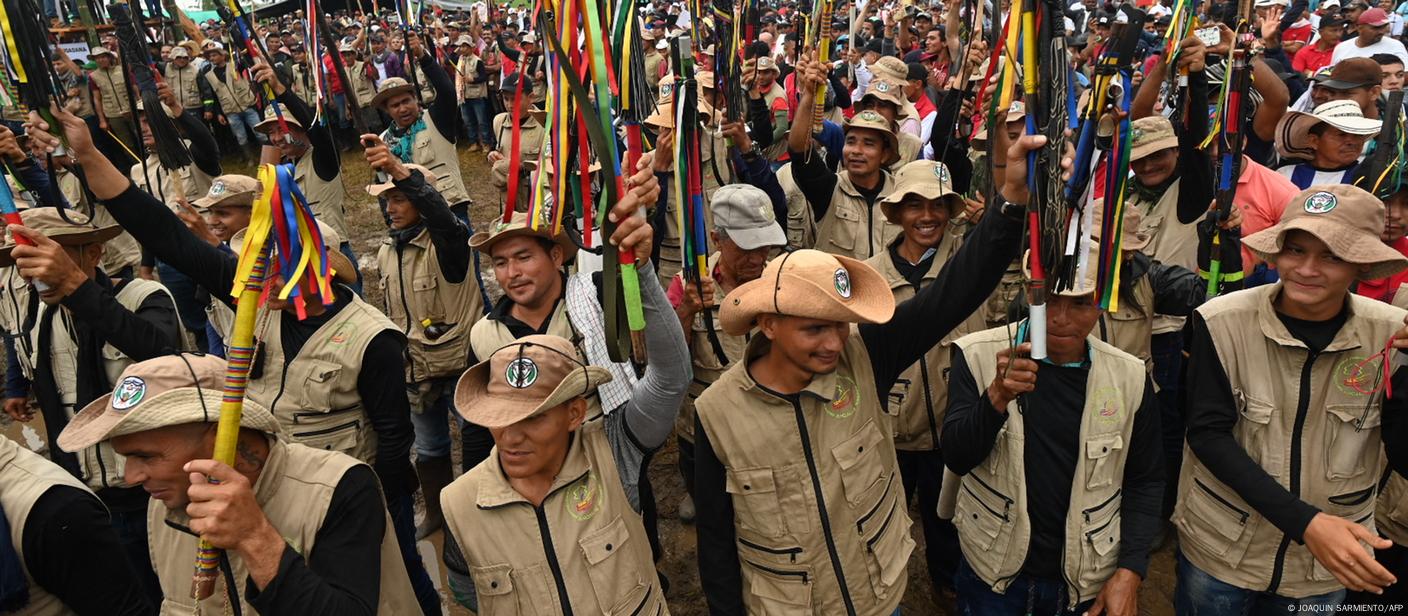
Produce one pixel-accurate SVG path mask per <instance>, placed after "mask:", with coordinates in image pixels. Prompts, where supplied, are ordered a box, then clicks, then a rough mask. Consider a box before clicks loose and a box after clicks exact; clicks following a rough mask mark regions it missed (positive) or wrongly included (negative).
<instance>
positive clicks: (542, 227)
mask: <svg viewBox="0 0 1408 616" xmlns="http://www.w3.org/2000/svg"><path fill="white" fill-rule="evenodd" d="M515 237H538V238H542V239H545V240H548V241H550V242H555V243H556V244H557V245H558V246H561V247H562V260H563V261H571V260H572V257H575V256H577V245H576V244H574V243H572V239H571V238H569V237H567V233H565V232H562V233H558V234H557V235H553V233H552V223H550V222H547V221H542V222H540V223H538V228H537V229H534V228H532V226H530V225H529V224H528V214H527V213H526V212H514V213H513V218H512V219H510V220H509V222H508V224H504V222H503V219H499V220H498V221H496V222H495V223H494V225H493V229H492V230H491V231H480V232H478V233H475V234H474V236H473V237H471V238H469V247H470V248H473V249H475V250H478V251H479V252H480V253H482V254H485V255H490V254H492V253H493V250H494V245H495V244H497V243H499V242H502V241H504V240H507V239H511V238H515Z"/></svg>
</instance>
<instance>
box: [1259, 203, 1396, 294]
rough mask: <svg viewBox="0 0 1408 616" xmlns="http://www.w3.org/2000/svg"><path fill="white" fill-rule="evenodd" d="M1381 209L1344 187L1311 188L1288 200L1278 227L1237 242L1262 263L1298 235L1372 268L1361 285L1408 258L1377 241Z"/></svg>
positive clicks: (1392, 272) (1362, 277)
mask: <svg viewBox="0 0 1408 616" xmlns="http://www.w3.org/2000/svg"><path fill="white" fill-rule="evenodd" d="M1383 228H1384V204H1383V202H1382V201H1379V200H1378V199H1376V198H1374V196H1373V195H1371V194H1369V193H1368V192H1365V191H1364V190H1363V189H1361V188H1357V187H1354V186H1349V185H1346V184H1337V185H1334V186H1311V187H1310V188H1307V189H1305V190H1303V191H1301V192H1300V194H1298V195H1296V196H1295V198H1293V199H1291V202H1290V203H1289V204H1288V205H1286V210H1285V212H1283V213H1282V214H1281V221H1280V222H1278V223H1276V225H1275V226H1273V227H1271V228H1269V229H1262V230H1261V231H1257V232H1256V233H1253V234H1251V235H1248V236H1247V237H1244V238H1242V245H1243V246H1246V247H1247V249H1248V250H1250V251H1252V253H1253V254H1255V255H1256V256H1258V257H1260V258H1261V259H1262V260H1265V261H1268V262H1269V261H1271V258H1272V257H1274V256H1275V255H1276V254H1278V253H1280V252H1281V247H1282V242H1283V241H1285V238H1286V232H1287V231H1293V230H1301V231H1305V232H1306V233H1309V234H1311V235H1314V236H1315V237H1317V238H1319V239H1320V241H1322V242H1325V245H1326V246H1329V248H1330V252H1332V253H1334V255H1335V256H1337V257H1339V258H1340V259H1343V260H1344V261H1347V262H1349V263H1354V264H1356V265H1369V266H1371V267H1370V268H1369V270H1368V271H1367V272H1364V273H1362V274H1360V276H1359V278H1360V280H1373V279H1375V278H1384V277H1387V276H1389V275H1391V274H1396V273H1398V272H1400V271H1403V269H1404V268H1408V257H1404V256H1403V255H1402V254H1400V253H1399V252H1398V251H1397V250H1394V249H1393V248H1390V247H1389V246H1388V245H1387V244H1385V243H1383V242H1382V241H1380V240H1379V233H1381V232H1382V231H1383Z"/></svg>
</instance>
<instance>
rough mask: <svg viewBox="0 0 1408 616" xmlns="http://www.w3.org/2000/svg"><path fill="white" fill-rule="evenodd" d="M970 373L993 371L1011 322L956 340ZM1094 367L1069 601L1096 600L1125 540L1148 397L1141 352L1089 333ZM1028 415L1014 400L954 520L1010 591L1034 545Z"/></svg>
mask: <svg viewBox="0 0 1408 616" xmlns="http://www.w3.org/2000/svg"><path fill="white" fill-rule="evenodd" d="M955 344H957V345H958V348H959V349H961V350H962V352H963V359H964V361H966V362H967V363H968V366H969V368H971V369H972V371H973V378H974V380H975V381H976V382H977V383H979V384H980V385H979V387H980V388H981V387H983V385H981V384H983V383H990V382H992V380H993V378H995V377H996V376H997V352H998V351H999V350H1001V349H1006V348H1008V346H1009V342H1008V331H1007V328H1006V327H997V328H993V329H989V330H986V331H981V332H978V333H976V334H970V335H968V336H964V337H962V338H959V339H958V341H957V342H956V343H955ZM1086 344H1087V345H1088V348H1089V353H1090V372H1089V375H1088V376H1087V377H1086V386H1085V391H1086V394H1085V410H1084V417H1085V419H1084V420H1082V421H1081V426H1080V443H1081V445H1080V448H1081V449H1083V450H1085V455H1084V456H1079V455H1078V456H1076V472H1075V478H1076V484H1075V485H1073V486H1071V504H1070V509H1069V511H1068V512H1067V513H1066V533H1065V535H1066V536H1065V546H1064V548H1063V553H1064V554H1065V562H1064V563H1062V571H1063V572H1064V577H1065V580H1066V584H1067V591H1068V592H1069V594H1070V605H1069V607H1070V608H1072V609H1073V608H1074V607H1075V606H1076V605H1077V604H1079V603H1081V602H1083V601H1089V600H1091V599H1094V598H1095V596H1096V595H1097V594H1099V593H1100V589H1101V588H1102V587H1103V586H1104V585H1105V582H1106V581H1107V580H1109V579H1110V576H1111V575H1113V574H1114V573H1115V568H1116V563H1117V562H1118V560H1119V547H1120V503H1121V501H1122V499H1121V497H1120V494H1121V489H1122V485H1123V482H1124V464H1125V460H1126V459H1127V458H1128V457H1129V444H1130V435H1131V434H1132V433H1133V432H1134V415H1135V414H1136V413H1138V412H1139V407H1140V406H1141V405H1142V403H1143V399H1144V381H1145V379H1146V378H1148V377H1147V376H1146V375H1145V373H1144V364H1143V362H1140V361H1139V359H1138V358H1136V357H1134V356H1132V355H1130V354H1128V353H1125V352H1124V351H1121V350H1119V349H1116V348H1115V347H1113V346H1110V345H1108V344H1105V343H1104V342H1101V341H1100V340H1099V339H1097V338H1095V337H1094V336H1088V337H1087V338H1086ZM1025 426H1026V422H1025V421H1023V418H1022V413H1021V412H1020V411H1019V410H1018V408H1017V402H1016V401H1013V402H1012V403H1011V404H1009V405H1008V406H1007V421H1006V423H1005V424H1004V425H1003V427H1002V431H1001V432H999V433H998V435H997V441H996V442H995V443H994V444H993V449H992V452H991V453H989V454H988V457H987V459H986V460H985V461H983V463H981V464H979V465H978V466H977V467H976V468H974V469H973V470H972V471H970V472H969V473H968V474H967V475H964V476H963V479H962V483H961V484H960V486H959V492H958V501H957V503H956V509H955V514H954V519H953V523H954V524H955V525H956V526H957V527H958V540H959V544H960V545H961V546H962V548H963V558H964V559H966V560H967V561H968V564H969V565H971V566H972V567H973V571H974V572H975V573H977V574H978V577H979V578H981V579H982V580H983V582H984V583H987V584H991V585H992V590H993V592H997V593H1004V592H1006V591H1007V587H1008V585H1009V584H1011V583H1012V580H1013V579H1014V578H1015V577H1016V576H1017V574H1018V573H1020V572H1021V570H1022V564H1023V563H1024V562H1026V559H1027V550H1028V548H1029V546H1030V545H1031V518H1030V517H1029V514H1028V511H1027V506H1028V505H1027V488H1026V466H1025V462H1024V459H1025V456H1024V435H1025V432H1024V431H1025Z"/></svg>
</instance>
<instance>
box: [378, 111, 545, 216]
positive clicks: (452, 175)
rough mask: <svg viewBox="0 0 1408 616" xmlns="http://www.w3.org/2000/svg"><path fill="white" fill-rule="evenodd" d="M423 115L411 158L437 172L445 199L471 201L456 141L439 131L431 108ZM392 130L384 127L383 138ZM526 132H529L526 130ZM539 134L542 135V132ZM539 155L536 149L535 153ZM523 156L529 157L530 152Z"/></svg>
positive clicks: (436, 176) (436, 184) (447, 201)
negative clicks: (422, 123) (461, 171)
mask: <svg viewBox="0 0 1408 616" xmlns="http://www.w3.org/2000/svg"><path fill="white" fill-rule="evenodd" d="M420 117H421V119H423V120H425V128H424V129H422V130H421V131H420V132H418V133H416V138H415V142H414V143H412V144H411V162H413V163H415V164H417V165H420V166H422V167H425V168H426V169H429V170H430V172H431V173H433V174H435V178H436V179H435V190H438V191H440V196H442V197H445V202H446V203H448V204H450V205H451V206H455V205H459V204H461V203H464V202H466V201H469V200H470V199H469V193H468V192H467V191H465V189H464V177H463V176H462V175H460V158H459V152H458V151H456V150H455V144H453V143H451V142H449V141H447V140H446V139H445V136H444V135H441V134H440V129H439V128H436V126H435V120H434V118H432V117H431V116H430V112H429V111H423V112H421V116H420ZM390 133H391V130H390V129H387V130H385V131H383V132H382V133H381V138H382V139H386V138H387V136H388V135H389V134H390ZM451 134H453V133H451ZM523 136H524V137H527V136H528V135H527V134H526V133H525V134H524V135H523ZM539 138H540V139H541V135H540V136H539ZM524 143H525V144H526V143H527V142H526V141H525V142H524ZM536 155H537V153H536V151H535V152H534V156H535V157H536ZM524 160H529V159H528V157H527V155H525V156H524Z"/></svg>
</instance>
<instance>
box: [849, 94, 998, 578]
mask: <svg viewBox="0 0 1408 616" xmlns="http://www.w3.org/2000/svg"><path fill="white" fill-rule="evenodd" d="M871 83H872V84H873V83H875V82H874V81H872V82H871ZM963 208H964V203H963V197H962V196H961V195H959V194H958V193H957V192H955V191H954V189H953V177H952V175H951V174H950V173H949V170H948V167H946V166H944V164H943V163H939V162H934V161H925V160H921V161H915V162H912V163H909V164H908V165H905V166H904V167H903V168H901V169H900V172H899V173H898V174H897V175H896V185H895V191H894V192H892V193H890V195H889V196H888V197H885V198H884V199H883V200H881V201H880V211H881V212H882V213H883V214H884V216H885V220H886V221H888V222H890V223H891V224H894V225H896V226H898V227H900V229H901V230H902V233H901V235H900V236H899V237H897V238H896V239H895V240H894V241H893V242H891V243H890V245H889V246H888V247H887V249H886V250H885V252H883V253H881V254H877V255H875V256H873V257H871V258H870V259H869V260H867V261H866V262H865V263H866V265H869V266H871V267H872V268H874V269H875V270H876V271H877V272H879V273H880V275H881V276H883V277H884V278H885V282H886V283H887V284H888V285H889V286H890V291H891V292H892V293H894V295H895V301H897V302H902V301H905V300H907V299H909V298H911V297H914V295H915V294H916V293H917V292H918V291H919V290H920V289H923V288H924V287H926V286H928V285H930V284H932V283H933V282H934V280H935V279H936V278H937V277H938V275H939V271H940V270H941V269H942V268H943V267H944V265H946V264H947V263H948V262H949V260H950V259H952V258H953V256H954V255H955V254H957V253H958V249H959V247H960V246H961V245H962V244H963V240H962V238H961V237H959V236H957V235H955V234H953V233H951V232H950V229H949V221H950V220H951V219H952V218H953V217H954V216H957V215H958V214H959V213H960V212H962V211H963ZM985 325H986V323H984V322H983V319H982V315H981V314H980V313H975V314H973V315H971V316H969V317H968V318H967V319H965V320H964V321H963V322H962V323H961V324H959V326H958V327H956V328H954V330H953V331H952V332H950V333H949V334H948V335H946V336H944V337H943V339H942V340H940V341H939V343H938V344H936V345H934V346H933V347H932V348H930V349H929V350H928V351H927V352H926V353H924V355H923V356H921V357H920V358H919V361H918V362H917V363H915V364H913V365H910V366H909V367H907V368H906V369H905V371H904V373H903V374H901V375H900V376H899V378H897V379H896V380H895V385H894V387H893V388H892V389H891V390H890V391H889V392H888V395H887V398H886V403H885V406H886V407H887V409H886V410H887V412H888V413H889V415H890V416H891V417H893V418H894V425H893V426H892V433H893V435H894V440H895V455H896V458H897V460H898V463H899V473H900V479H901V480H903V485H904V493H905V500H906V502H909V501H913V500H916V499H917V500H918V511H919V521H920V524H921V525H922V526H923V529H924V545H925V554H924V556H925V559H926V561H927V563H928V566H929V569H928V570H929V579H930V582H931V583H932V585H933V587H934V592H935V593H936V596H937V597H939V598H940V599H941V600H942V601H946V602H949V603H951V600H950V598H951V597H952V595H953V574H954V572H955V571H957V569H958V535H957V531H955V530H954V528H953V523H952V522H950V521H947V520H940V519H939V518H938V515H937V513H938V512H937V507H938V502H939V491H940V486H941V481H942V479H943V474H944V472H943V470H944V467H943V456H942V455H941V452H940V450H939V426H941V425H943V418H944V409H945V408H946V407H947V406H948V387H947V382H948V371H949V350H950V349H949V347H950V345H951V344H952V342H953V341H954V340H956V339H957V338H958V337H959V336H963V335H965V334H969V333H971V332H975V331H979V330H982V329H984V328H985Z"/></svg>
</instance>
